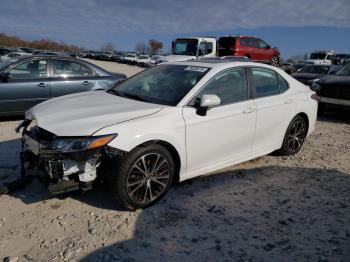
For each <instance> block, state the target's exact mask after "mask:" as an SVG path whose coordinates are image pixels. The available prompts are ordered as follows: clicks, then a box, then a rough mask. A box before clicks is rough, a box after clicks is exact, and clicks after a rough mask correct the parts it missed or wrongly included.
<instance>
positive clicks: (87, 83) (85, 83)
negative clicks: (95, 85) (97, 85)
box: [81, 81, 91, 86]
mask: <svg viewBox="0 0 350 262" xmlns="http://www.w3.org/2000/svg"><path fill="white" fill-rule="evenodd" d="M81 84H82V85H84V86H88V85H90V84H91V82H89V81H84V82H82V83H81Z"/></svg>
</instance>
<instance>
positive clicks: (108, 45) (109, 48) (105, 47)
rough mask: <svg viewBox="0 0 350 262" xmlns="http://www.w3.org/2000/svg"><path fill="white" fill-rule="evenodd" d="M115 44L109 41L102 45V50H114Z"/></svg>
mask: <svg viewBox="0 0 350 262" xmlns="http://www.w3.org/2000/svg"><path fill="white" fill-rule="evenodd" d="M114 50H115V48H114V45H113V44H112V43H107V44H105V45H103V46H102V47H101V51H114Z"/></svg>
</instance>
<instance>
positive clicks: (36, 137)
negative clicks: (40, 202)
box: [17, 120, 116, 195]
mask: <svg viewBox="0 0 350 262" xmlns="http://www.w3.org/2000/svg"><path fill="white" fill-rule="evenodd" d="M22 128H23V131H22V153H21V161H22V174H23V175H24V174H25V172H26V171H27V170H28V169H30V168H38V170H39V171H40V174H41V177H42V178H43V180H44V181H45V182H46V183H47V185H48V190H49V192H50V194H51V195H58V194H62V193H67V192H71V191H76V190H83V191H85V190H88V189H91V188H92V185H93V182H94V181H95V180H96V178H97V176H98V173H99V171H101V169H103V166H104V164H103V163H104V162H105V160H106V158H109V157H110V156H109V154H108V153H107V150H106V146H107V144H108V143H109V142H110V141H112V140H113V139H114V138H115V137H116V135H115V134H112V135H106V136H89V137H59V136H56V135H55V134H53V133H51V132H49V131H47V130H45V129H42V128H40V127H39V126H38V125H37V124H36V121H35V120H33V121H31V120H24V121H23V123H22V124H21V125H20V126H19V127H18V128H17V131H19V130H20V129H22ZM106 162H107V161H106Z"/></svg>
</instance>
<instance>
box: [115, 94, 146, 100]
mask: <svg viewBox="0 0 350 262" xmlns="http://www.w3.org/2000/svg"><path fill="white" fill-rule="evenodd" d="M121 96H123V97H126V98H132V99H135V100H139V101H142V102H149V101H148V100H147V99H145V98H143V97H142V96H139V95H134V94H128V93H122V94H121Z"/></svg>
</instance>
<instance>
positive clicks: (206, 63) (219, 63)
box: [165, 59, 276, 69]
mask: <svg viewBox="0 0 350 262" xmlns="http://www.w3.org/2000/svg"><path fill="white" fill-rule="evenodd" d="M165 64H174V65H187V66H198V67H209V68H218V69H220V68H222V69H224V68H228V67H235V66H255V67H266V68H272V69H276V67H273V66H270V65H267V64H263V63H256V62H251V61H232V60H231V61H230V60H221V59H217V60H215V59H212V60H205V59H203V60H189V61H182V62H169V63H165Z"/></svg>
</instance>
